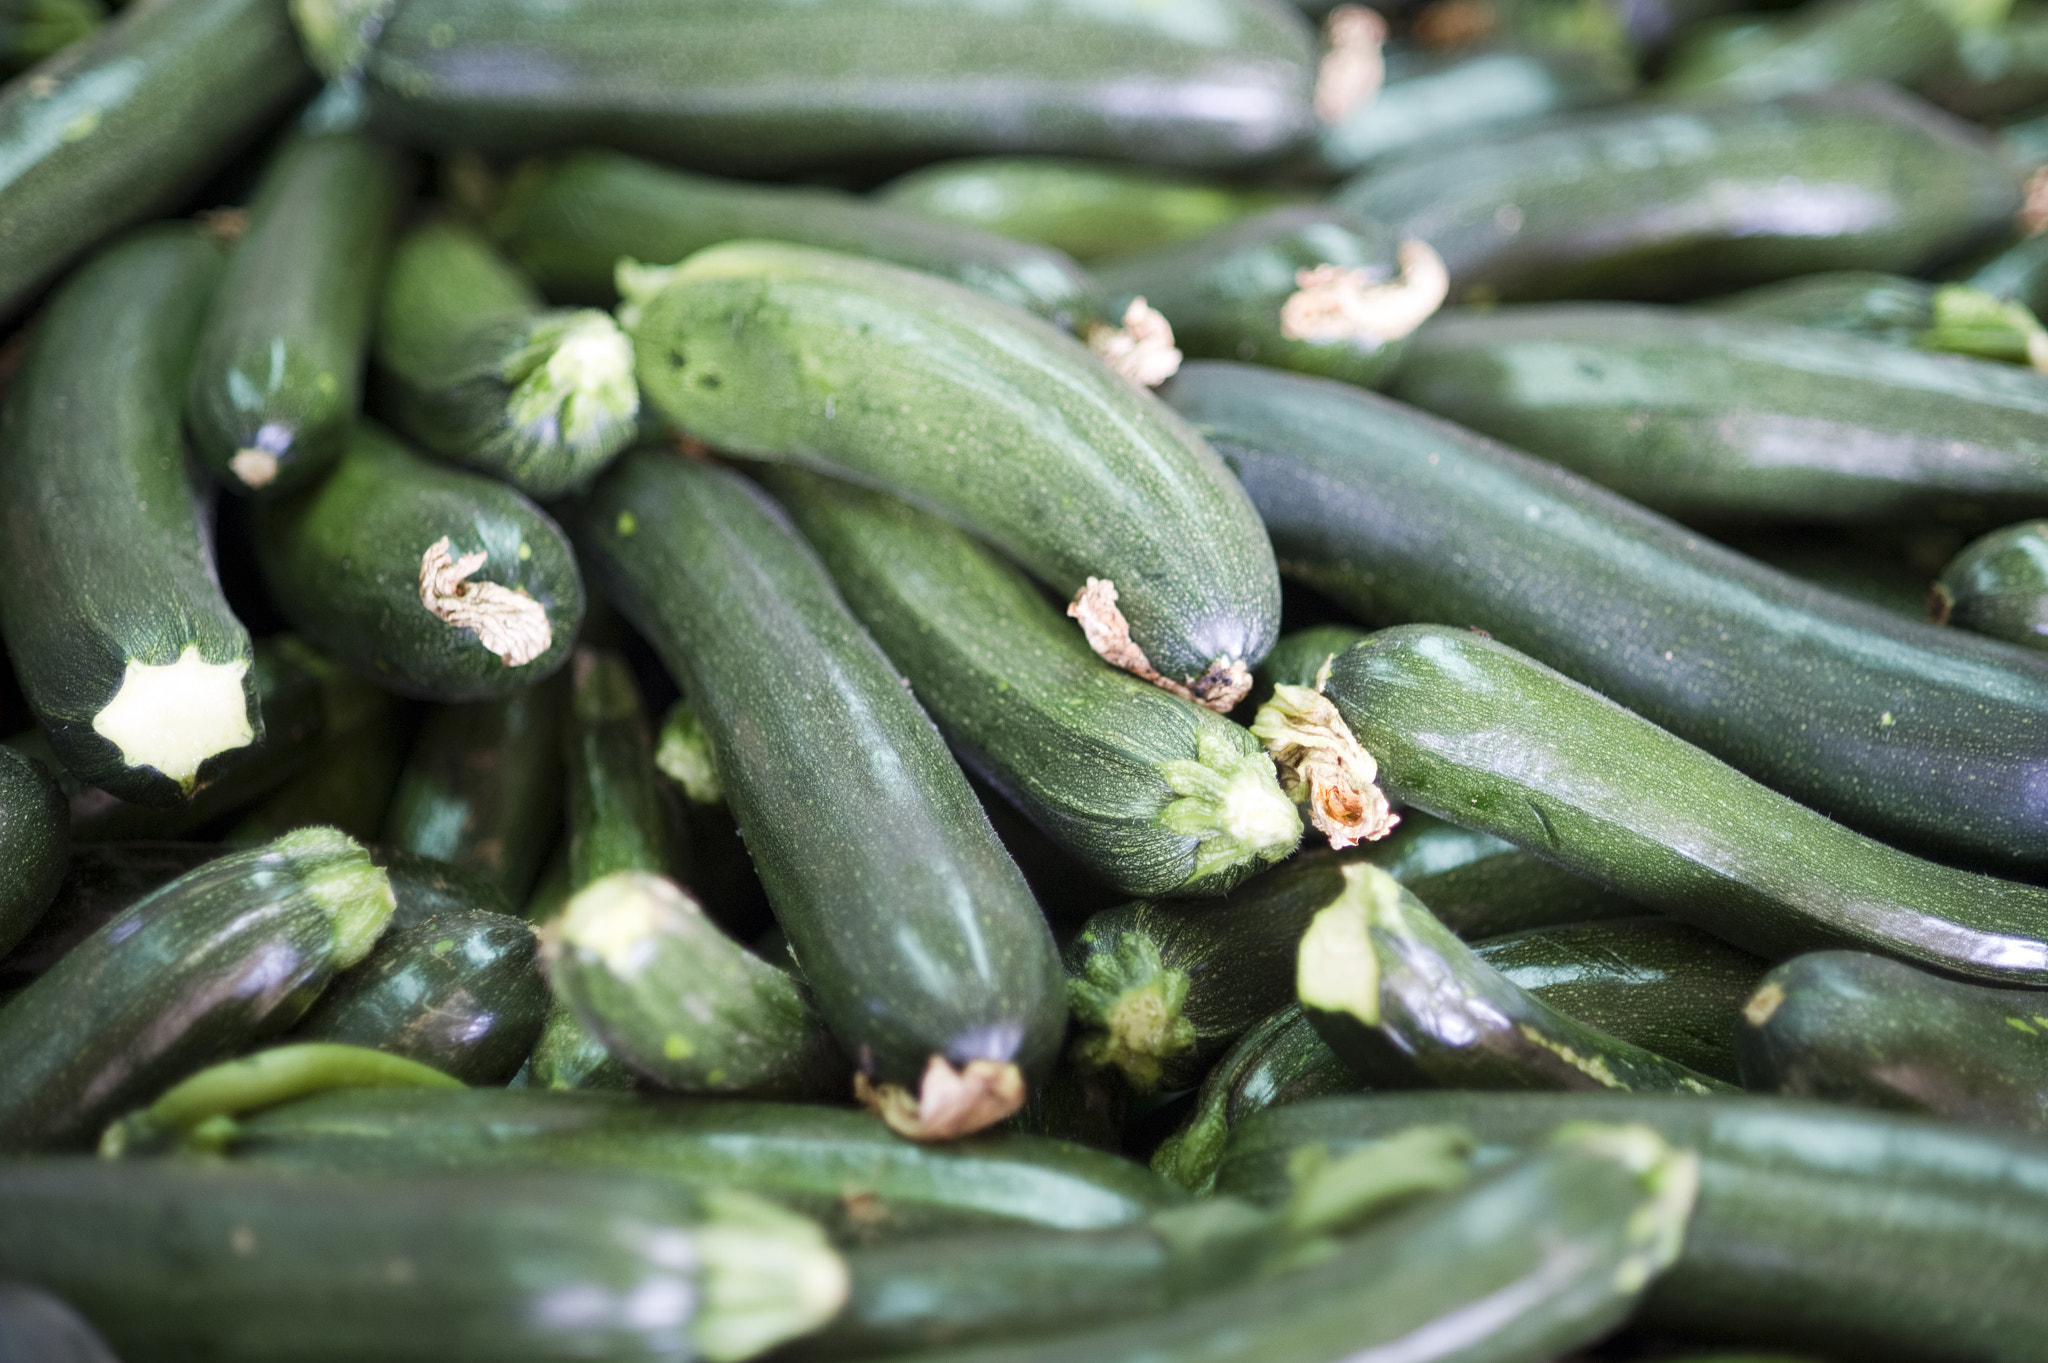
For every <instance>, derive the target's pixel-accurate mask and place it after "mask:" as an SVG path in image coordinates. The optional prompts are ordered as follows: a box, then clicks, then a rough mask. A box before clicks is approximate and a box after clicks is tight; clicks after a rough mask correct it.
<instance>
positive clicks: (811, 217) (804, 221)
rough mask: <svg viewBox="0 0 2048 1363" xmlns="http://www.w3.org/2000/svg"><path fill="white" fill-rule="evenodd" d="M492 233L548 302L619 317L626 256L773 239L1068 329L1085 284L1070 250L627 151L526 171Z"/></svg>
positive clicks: (657, 261)
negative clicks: (616, 279)
mask: <svg viewBox="0 0 2048 1363" xmlns="http://www.w3.org/2000/svg"><path fill="white" fill-rule="evenodd" d="M490 228H491V234H492V235H493V236H494V237H495V238H497V241H498V244H499V245H500V247H501V248H503V250H504V251H505V253H506V254H507V255H509V256H511V257H512V259H514V260H515V261H517V262H518V263H519V266H520V268H521V269H523V270H525V271H526V273H527V274H528V275H529V276H530V277H531V278H532V279H533V281H534V282H535V283H536V284H538V285H540V286H541V288H542V289H544V290H545V291H546V292H547V293H548V295H549V296H550V297H553V298H557V299H560V300H563V301H566V302H573V303H581V304H586V305H591V306H598V307H609V306H610V305H611V304H613V303H615V302H616V301H617V300H618V294H617V291H616V289H615V288H614V285H613V270H614V268H615V267H616V266H617V264H618V261H619V257H621V256H630V257H632V258H633V259H634V260H638V261H641V262H643V263H645V264H650V265H673V264H674V263H675V262H677V261H679V260H682V259H683V258H685V257H686V256H691V255H695V254H696V253H697V252H698V251H701V250H703V249H704V248H705V247H707V246H716V245H717V244H718V243H719V242H722V241H733V240H736V239H739V238H749V237H753V238H759V237H767V238H772V239H774V240H777V241H790V242H796V243H798V244H800V245H804V246H817V247H822V248H823V249H825V250H828V251H845V252H847V253H849V254H852V255H864V256H873V257H874V258H875V259H877V260H886V261H890V262H892V263H894V264H897V265H902V266H906V267H908V268H910V269H913V270H923V271H925V272H926V273H928V274H935V275H943V276H944V277H946V278H948V279H952V280H955V281H957V282H959V283H961V284H965V285H966V286H967V287H968V288H970V289H976V290H978V291H980V292H982V293H985V294H987V295H989V296H990V297H991V298H997V299H1000V300H1002V301H1003V302H1005V303H1008V304H1010V305H1011V306H1013V307H1019V308H1023V309H1024V310H1025V311H1027V312H1035V313H1037V314H1038V315H1039V316H1041V317H1044V318H1047V319H1048V320H1050V321H1053V322H1055V323H1058V324H1061V325H1065V324H1067V323H1068V322H1069V321H1071V320H1072V319H1073V318H1075V317H1076V316H1077V315H1078V314H1079V313H1080V312H1081V311H1083V300H1084V296H1085V294H1086V293H1087V290H1088V280H1087V277H1086V276H1085V275H1084V274H1083V273H1082V272H1081V269H1080V267H1079V266H1077V265H1076V264H1075V263H1074V262H1073V261H1072V260H1070V259H1068V258H1067V257H1066V255H1065V254H1063V253H1062V252H1060V251H1056V250H1051V249H1048V248H1046V247H1043V246H1032V245H1028V244H1026V243H1024V242H1021V241H1013V240H1011V239H1010V238H1009V237H1008V236H998V235H996V234H995V232H994V231H979V230H976V229H975V228H974V227H972V226H967V225H962V224H958V223H945V222H935V221H932V220H931V219H930V218H927V217H925V216H923V215H921V214H918V213H914V212H909V211H904V210H900V209H897V208H892V207H890V206H888V205H887V204H886V203H873V202H869V201H867V200H864V199H860V198H856V197H855V196H853V195H851V194H844V193H840V192H838V191H835V190H829V189H817V188H800V187H796V186H790V185H762V184H749V183H746V182H744V181H739V180H721V179H716V178H714V177H712V176H708V175H692V174H690V173H688V172H687V171H680V170H674V169H671V168H670V167H667V166H659V165H655V164H654V163H653V162H650V161H643V160H641V159H639V158H638V157H634V156H627V155H624V154H622V153H619V152H609V151H579V152H571V153H570V154H569V155H567V156H564V157H562V158H560V159H559V160H555V161H550V162H542V163H539V164H535V165H531V166H527V167H522V168H521V170H520V171H519V173H518V174H517V176H516V177H515V178H514V179H513V181H512V183H511V185H510V186H509V188H508V189H507V192H506V202H505V204H504V206H503V207H501V208H500V209H498V210H497V211H496V212H494V213H493V214H492V215H491V220H490Z"/></svg>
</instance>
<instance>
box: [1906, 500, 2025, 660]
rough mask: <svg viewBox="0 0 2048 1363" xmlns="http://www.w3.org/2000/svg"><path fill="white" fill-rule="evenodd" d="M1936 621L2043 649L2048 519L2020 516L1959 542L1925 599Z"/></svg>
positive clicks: (1939, 623)
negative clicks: (2016, 520)
mask: <svg viewBox="0 0 2048 1363" xmlns="http://www.w3.org/2000/svg"><path fill="white" fill-rule="evenodd" d="M1927 607H1928V611H1929V613H1931V614H1932V615H1933V616H1934V622H1935V623H1936V624H1938V625H1953V626H1955V627H1956V628H1957V629H1966V630H1969V631H1970V632H1972V633H1974V634H1988V635H1990V636H1991V637H1992V638H1994V639H2003V640H2005V641H2006V642H2007V643H2013V644H2018V645H2020V646H2021V647H2022V648H2035V649H2039V648H2048V521H2023V522H2021V523H2020V524H2018V525H2008V526H2006V527H2005V528H2004V529H2002V530H1994V531H1992V532H1991V533H1990V534H1988V535H1985V536H1984V537H1983V538H1981V539H1977V540H1973V541H1972V542H1971V543H1969V544H1967V545H1965V546H1963V550H1962V552H1961V553H1959V554H1957V555H1956V556H1955V557H1954V558H1953V559H1951V560H1949V563H1948V566H1947V567H1945V568H1943V569H1942V570H1941V577H1940V578H1939V579H1938V580H1937V581H1936V582H1935V584H1934V589H1933V591H1932V592H1931V593H1929V595H1928V598H1927Z"/></svg>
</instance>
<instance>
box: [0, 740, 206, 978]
mask: <svg viewBox="0 0 2048 1363" xmlns="http://www.w3.org/2000/svg"><path fill="white" fill-rule="evenodd" d="M0 760H4V757H0ZM227 850H228V849H227V848H224V847H222V846H220V845H219V844H217V843H210V842H142V843H122V842H116V843H99V844H92V843H86V844H82V845H79V846H75V847H73V848H72V849H71V854H70V856H68V857H67V858H66V859H65V862H64V866H63V878H62V879H61V880H60V881H58V883H57V892H56V894H55V896H54V897H52V899H51V901H50V906H49V908H48V909H46V910H44V912H43V913H42V915H41V916H40V917H38V918H37V919H36V922H35V926H34V927H32V928H31V929H29V931H28V933H27V934H26V935H24V936H23V937H22V939H21V941H20V942H19V943H18V944H17V945H16V946H15V947H14V949H13V950H12V951H11V952H9V953H8V954H7V955H5V956H0V989H20V988H24V987H26V986H27V985H28V984H29V982H30V981H32V980H34V979H35V978H36V976H38V975H40V974H42V973H43V972H44V971H45V970H48V969H49V968H50V967H51V966H53V965H55V964H56V963H57V962H58V961H59V960H61V959H62V958H63V956H64V954H65V953H66V952H68V951H70V950H71V948H73V947H75V946H77V945H78V944H79V943H80V942H82V941H84V940H85V939H86V938H87V937H90V936H91V935H92V934H93V933H95V932H97V931H99V929H100V928H102V927H104V926H105V925H106V924H107V923H108V922H110V921H111V920H112V919H114V918H115V917H117V916H118V915H119V914H120V913H121V912H122V911H123V910H125V909H127V907H128V906H129V905H131V904H133V903H134V902H135V901H136V900H138V899H140V898H142V897H143V896H144V895H146V894H148V893H149V892H150V891H151V890H154V889H156V888H157V887H158V886H160V885H163V884H165V883H166V882H169V881H173V880H176V879H177V878H178V877H179V876H181V875H183V874H185V872H187V871H189V870H191V869H193V868H194V867H196V866H203V865H205V864H206V863H207V862H209V861H212V860H213V859H214V858H215V857H217V856H220V855H221V854H222V853H223V852H225V851H227Z"/></svg>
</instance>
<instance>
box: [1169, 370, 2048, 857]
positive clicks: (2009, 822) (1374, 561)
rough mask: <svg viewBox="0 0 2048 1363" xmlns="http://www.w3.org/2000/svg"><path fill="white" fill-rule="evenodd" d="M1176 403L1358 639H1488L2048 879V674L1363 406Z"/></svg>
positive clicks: (1733, 756)
mask: <svg viewBox="0 0 2048 1363" xmlns="http://www.w3.org/2000/svg"><path fill="white" fill-rule="evenodd" d="M1167 396H1168V398H1169V399H1170V400H1171V401H1172V402H1173V403H1174V404H1175V405H1176V406H1178V407H1179V408H1180V409H1181V411H1182V412H1183V413H1184V414H1185V415H1187V416H1188V417H1190V418H1191V419H1192V420H1194V421H1195V422H1196V423H1197V424H1198V425H1199V426H1201V427H1202V428H1204V429H1205V430H1206V431H1207V432H1208V434H1209V436H1210V438H1211V439H1212V440H1214V441H1216V442H1217V443H1218V444H1219V446H1220V447H1221V449H1222V451H1223V453H1225V454H1226V456H1227V457H1228V458H1229V459H1230V460H1231V461H1232V462H1233V465H1234V467H1235V468H1236V470H1237V473H1238V476H1239V477H1240V479H1242V480H1243V483H1244V485H1245V488H1246V490H1247V491H1248V492H1249V493H1250V494H1251V496H1252V499H1253V501H1254V502H1255V503H1256V504H1257V506H1258V508H1259V511H1260V514H1261V515H1262V516H1263V517H1264V519H1265V523H1266V526H1267V528H1268V530H1270V531H1271V532H1272V534H1273V537H1274V540H1275V543H1276V545H1277V547H1278V551H1279V553H1280V556H1281V557H1282V558H1283V559H1284V560H1285V561H1286V562H1287V564H1288V568H1289V571H1290V573H1292V574H1293V575H1295V576H1297V577H1299V578H1300V579H1302V580H1303V581H1306V582H1308V583H1309V584H1310V585H1312V586H1314V587H1315V588H1316V589H1317V590H1318V591H1321V592H1324V593H1326V594H1328V595H1329V596H1331V597H1333V598H1334V599H1336V600H1338V601H1340V602H1342V603H1344V604H1345V605H1346V606H1347V607H1349V608H1350V609H1352V610H1355V611H1357V612H1358V614H1359V616H1360V617H1361V618H1362V619H1365V620H1368V621H1386V622H1396V621H1403V620H1437V621H1448V622H1450V623H1452V624H1455V625H1472V626H1477V627H1478V628H1481V629H1484V630H1486V631H1488V632H1489V633H1491V634H1492V635H1493V636H1494V637H1495V638H1497V639H1499V640H1500V641H1501V642H1503V643H1505V644H1508V645H1510V646H1512V647H1514V648H1518V649H1521V650H1523V651H1525V652H1527V653H1529V654H1530V655H1532V656H1533V657H1535V658H1537V659H1539V660H1541V661H1543V662H1546V663H1549V664H1550V665H1551V666H1553V667H1556V668H1558V669H1560V670H1561V671H1563V672H1565V673H1566V674H1567V675H1569V676H1571V677H1573V678H1575V679H1576V680H1578V681H1582V682H1584V683H1586V684H1587V685H1589V686H1592V687H1594V688H1596V689H1597V690H1599V691H1601V692H1602V693H1604V694H1605V695H1607V696H1610V697H1612V698H1613V699H1614V700H1615V701H1617V702H1619V703H1620V704H1622V705H1626V706H1627V707H1628V708H1629V709H1631V710H1634V711H1635V712H1636V713H1638V714H1640V715H1643V716H1644V717H1645V718H1647V719H1649V720H1650V721H1652V722H1653V723H1656V724H1659V725H1662V726H1664V727H1665V728H1668V729H1669V730H1671V732H1672V733H1674V734H1676V735H1677V736H1678V737H1680V738H1683V739H1686V740H1688V741H1690V742H1694V743H1698V744H1699V745H1701V746H1702V747H1704V748H1706V749H1707V750H1708V751H1709V752H1712V753H1713V754H1714V755H1715V756H1717V757H1720V758H1722V759H1724V760H1726V761H1728V762H1730V763H1733V764H1734V765H1735V766H1737V767H1738V768H1740V769H1741V770H1743V771H1746V772H1748V773H1749V774H1750V775H1752V776H1754V777H1756V778H1757V779H1758V780H1760V781H1763V782H1765V783H1766V784H1768V785H1770V786H1772V787H1774V788H1775V789H1778V790H1781V791H1783V792H1784V793H1785V794H1787V795H1789V796H1791V797H1792V798H1794V799H1796V800H1799V801H1801V802H1802V803H1805V804H1808V805H1810V806H1812V807H1813V808H1814V809H1816V810H1818V811H1820V812H1821V813H1823V814H1826V815H1828V816H1829V817H1831V818H1835V819H1839V820H1841V821H1842V822H1843V823H1845V824H1848V825H1849V826H1851V827H1853V828H1857V829H1860V830H1862V831H1864V832H1867V833H1870V834H1872V835H1874V836H1879V837H1882V838H1884V839H1885V840H1887V841H1889V842H1895V843H1898V844H1900V845H1902V846H1909V847H1918V848H1926V849H1933V850H1941V851H1943V852H1944V853H1945V854H1946V855H1950V856H1954V857H1958V858H1967V859H1969V860H1970V861H1971V862H1972V863H1974V864H1977V865H1988V866H1998V867H2023V866H2028V865H2040V864H2042V863H2043V861H2044V860H2048V843H2044V842H2043V841H2042V839H2041V838H2040V836H2039V826H2040V819H2039V802H2038V798H2037V793H2036V792H2035V790H2034V773H2035V772H2036V771H2037V770H2038V768H2039V766H2040V763H2041V760H2042V756H2043V755H2044V754H2048V663H2043V662H2042V661H2040V660H2038V659H2035V658H2032V657H2030V656H2028V655H2027V654H2026V653H2024V652H2023V651H2022V650H2019V649H2015V648H2013V647H2011V646H2010V645H2005V644H1998V643H1994V642H1991V641H1988V640H1979V639H1973V638H1970V637H1969V636H1967V635H1962V634H1960V633H1958V632H1957V631H1953V630H1951V631H1945V632H1944V631H1941V630H1937V629H1934V628H1932V627H1930V626H1925V625H1919V624H1915V623H1913V622H1912V621H1908V620H1902V619H1900V618H1898V617H1897V616H1895V615H1892V614H1890V613H1888V612H1886V611H1884V610H1882V609H1880V608H1878V607H1875V606H1868V605H1864V604H1862V603H1860V602H1854V601H1850V600H1847V599H1845V598H1842V597H1838V596H1835V595H1832V594H1831V593H1828V592H1825V591H1821V590H1818V589H1816V588H1813V587H1810V586H1808V585H1806V584H1804V583H1800V582H1798V581H1795V580H1794V579H1792V578H1789V577H1787V576H1785V575H1783V574H1781V573H1777V572H1773V571H1771V570H1770V569H1767V568H1764V567H1762V566H1761V565H1759V564H1757V563H1755V562H1753V561H1752V560H1749V559H1745V558H1743V557H1741V556H1740V555H1737V554H1734V553H1731V552H1729V551H1727V550H1724V549H1721V548H1718V547H1717V546H1715V545H1712V544H1709V543H1707V542H1705V541H1704V540H1702V539H1700V538H1699V537H1698V536H1696V535H1694V534H1691V533H1689V532H1688V531H1686V530H1684V529H1682V528H1681V527H1679V526H1677V525H1674V524H1672V523H1671V522H1669V521H1666V520H1664V519H1662V518H1661V517H1657V516H1654V515H1652V514H1650V513H1648V512H1645V511H1643V510H1641V509H1640V508H1638V507H1635V506H1633V505H1632V504H1630V503H1627V502H1624V501H1622V500H1621V499H1620V498H1618V497H1615V496H1613V495H1612V494H1610V493H1607V492H1605V491H1603V490H1602V489H1599V488H1596V487H1594V486H1592V485H1591V484H1589V483H1587V482H1585V481H1584V480H1583V479H1580V478H1578V477H1576V476H1574V475H1572V474H1569V473H1566V472H1564V471H1563V470H1561V469H1556V468H1553V467H1550V466H1547V465H1544V464H1542V463H1540V462H1538V461H1536V460H1532V459H1528V458H1526V457H1524V456H1522V455H1519V454H1517V453H1515V452H1514V451H1512V450H1508V449H1504V448H1502V447H1501V446H1498V445H1495V444H1494V443H1492V442H1491V441H1487V440H1483V439H1480V438H1479V437H1476V436H1473V435H1470V434H1468V433H1466V432H1464V431H1461V430H1459V429H1458V428H1457V427H1454V426H1451V425H1449V424H1448V423H1445V422H1441V421H1437V420H1434V419H1432V418H1430V417H1427V416H1424V415H1422V414H1421V413H1418V412H1415V411H1413V410H1412V409H1409V408H1405V407H1402V406H1400V405H1398V404H1396V403H1392V402H1389V401H1387V400H1385V399H1383V398H1379V397H1376V396H1374V395H1372V394H1370V393H1364V392H1361V391H1359V390H1357V389H1353V388H1348V387H1344V386H1342V385H1339V384H1333V383H1327V382H1322V381H1318V380H1314V379H1306V378H1297V377H1295V376H1293V375H1287V374H1276V373H1274V372H1272V371H1271V370H1265V369H1257V368H1253V367H1251V366H1248V365H1222V364H1210V363H1204V364H1195V365H1189V366H1187V367H1186V368H1185V369H1183V371H1182V373H1181V374H1180V376H1179V377H1177V378H1176V379H1175V380H1174V381H1173V383H1172V384H1171V385H1170V386H1169V388H1168V390H1167ZM1559 583H1570V584H1571V590H1570V591H1569V592H1566V591H1563V590H1561V589H1560V588H1559V586H1558V584H1559ZM1667 655H1668V656H1667ZM1788 715H1797V716H1798V717H1799V720H1798V724H1797V725H1792V724H1788V723H1787V721H1786V716H1788ZM1453 817H1454V818H1455V819H1456V821H1457V822H1460V823H1466V824H1470V823H1471V822H1473V821H1472V820H1471V819H1469V818H1467V817H1465V814H1464V812H1463V811H1457V812H1455V813H1454V815H1453Z"/></svg>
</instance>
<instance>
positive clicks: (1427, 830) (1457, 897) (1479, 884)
mask: <svg viewBox="0 0 2048 1363" xmlns="http://www.w3.org/2000/svg"><path fill="white" fill-rule="evenodd" d="M1366 860H1368V861H1370V862H1371V863H1372V864H1373V865H1375V866H1377V867H1379V868H1380V869H1381V870H1382V871H1385V872H1386V873H1387V874H1388V875H1390V876H1392V877H1393V878H1394V879H1396V880H1398V881H1400V882H1401V883H1402V884H1403V885H1405V886H1407V887H1408V888H1409V889H1410V890H1413V891H1414V892H1415V897H1416V898H1417V899H1420V900H1421V901H1422V902H1423V903H1425V904H1427V905H1429V911H1430V912H1431V913H1433V914H1435V915H1436V917H1437V919H1438V921H1439V922H1441V923H1442V924H1443V925H1444V926H1445V927H1447V928H1449V929H1450V930H1451V931H1452V932H1455V933H1457V934H1458V935H1459V936H1460V937H1462V938H1464V939H1465V940H1466V941H1468V942H1482V941H1488V940H1490V939H1493V938H1497V937H1501V936H1503V935H1505V934H1507V933H1519V932H1524V931H1527V930H1529V929H1532V928H1546V927H1549V926H1550V925H1552V924H1554V923H1588V922H1592V921H1593V920H1596V919H1609V918H1629V917H1633V916H1635V915H1637V914H1640V913H1641V912H1642V907H1641V906H1640V905H1638V904H1636V903H1635V902H1634V901H1632V900H1629V899H1626V898H1624V897H1623V896H1621V895H1618V894H1616V893H1614V892H1613V891H1612V890H1610V889H1608V888H1607V887H1606V886H1604V885H1602V884H1600V883H1599V882H1598V881H1597V880H1592V879H1589V878H1588V877H1586V876H1582V875H1576V874H1574V873H1573V872H1571V871H1567V870H1565V869H1564V868H1563V867H1561V866H1553V865H1551V864H1550V863H1549V862H1547V861H1544V860H1543V859H1542V858H1540V857H1538V856H1536V855H1534V854H1533V853H1530V852H1526V851H1524V850H1523V849H1522V848H1519V847H1517V846H1515V845H1514V844H1513V843H1511V842H1507V841H1504V840H1503V839H1500V838H1496V837H1494V836H1493V835H1492V834H1490V833H1480V832H1477V831H1475V830H1473V829H1469V828H1460V827H1459V826H1458V825H1456V824H1454V823H1446V822H1444V821H1443V820H1442V819H1437V818H1432V817H1431V816H1430V815H1428V814H1424V813H1423V812H1422V811H1421V810H1418V809H1407V810H1403V811H1402V812H1401V826H1400V827H1399V828H1396V829H1395V830H1394V831H1393V833H1392V834H1390V835H1389V836H1388V837H1387V839H1386V841H1384V842H1378V843H1374V844H1373V846H1372V850H1371V851H1370V852H1368V853H1367V854H1366ZM1565 1011H1566V1012H1570V1011H1571V1010H1570V1009H1569V1008H1567V1009H1566V1010H1565ZM1652 1049H1654V1048H1652Z"/></svg>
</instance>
